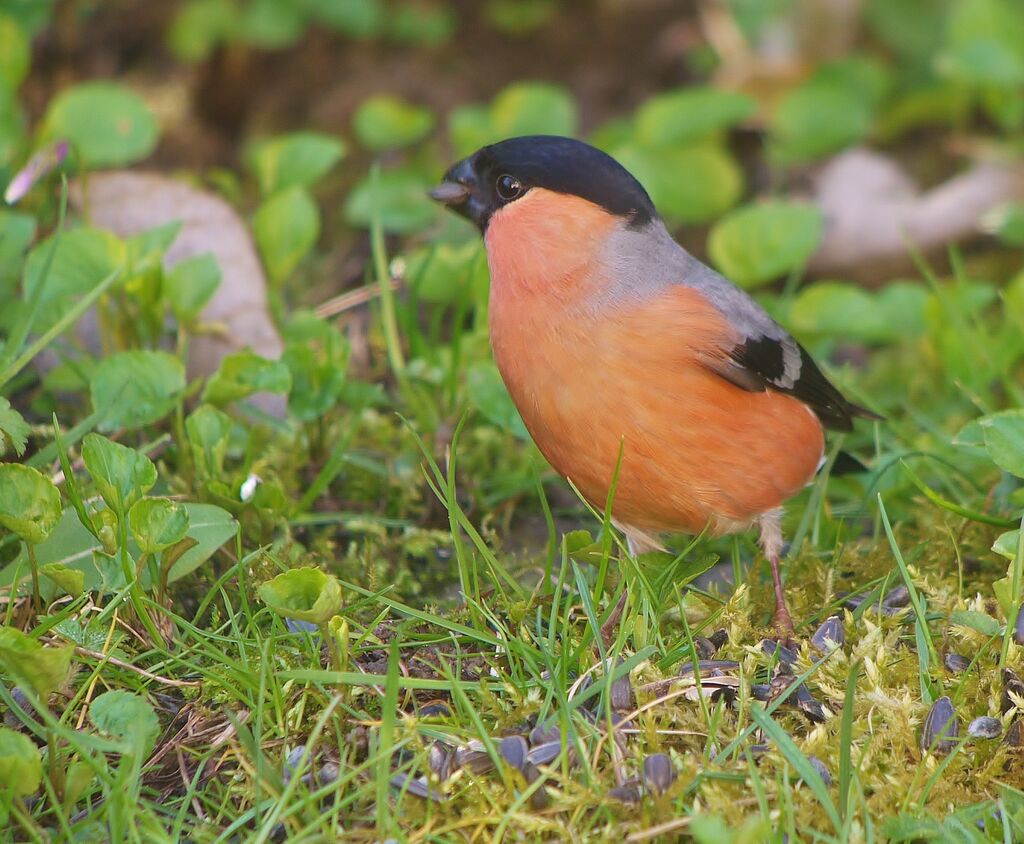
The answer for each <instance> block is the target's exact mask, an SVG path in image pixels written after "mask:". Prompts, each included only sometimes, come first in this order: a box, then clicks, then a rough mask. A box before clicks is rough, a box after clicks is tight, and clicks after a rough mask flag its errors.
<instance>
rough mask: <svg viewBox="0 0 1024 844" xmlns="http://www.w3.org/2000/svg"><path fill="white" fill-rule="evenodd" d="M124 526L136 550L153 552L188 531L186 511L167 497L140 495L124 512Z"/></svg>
mask: <svg viewBox="0 0 1024 844" xmlns="http://www.w3.org/2000/svg"><path fill="white" fill-rule="evenodd" d="M128 527H129V528H130V529H131V532H132V537H133V538H134V539H135V542H136V544H138V546H139V550H140V551H142V553H144V554H157V553H159V552H160V551H163V550H164V549H165V548H170V547H171V546H172V545H174V544H175V543H176V542H180V541H181V540H182V539H184V538H185V535H186V534H187V533H188V528H189V522H188V511H187V510H186V509H185V508H184V507H183V506H182V505H181V504H177V503H175V502H174V501H171V500H170V499H167V498H142V499H140V500H139V501H136V502H135V504H133V505H132V509H131V510H129V511H128Z"/></svg>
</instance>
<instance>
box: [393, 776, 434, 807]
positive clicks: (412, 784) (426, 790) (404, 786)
mask: <svg viewBox="0 0 1024 844" xmlns="http://www.w3.org/2000/svg"><path fill="white" fill-rule="evenodd" d="M391 787H392V788H394V789H397V790H398V791H405V792H407V793H409V794H412V795H413V796H414V797H421V798H423V799H424V800H432V801H433V802H435V803H442V802H444V797H443V796H442V795H441V794H440V792H437V791H435V790H434V789H432V788H431V787H430V786H429V785H428V784H427V781H426V779H425V778H423V777H410V776H409V775H408V774H395V775H394V776H393V777H392V778H391Z"/></svg>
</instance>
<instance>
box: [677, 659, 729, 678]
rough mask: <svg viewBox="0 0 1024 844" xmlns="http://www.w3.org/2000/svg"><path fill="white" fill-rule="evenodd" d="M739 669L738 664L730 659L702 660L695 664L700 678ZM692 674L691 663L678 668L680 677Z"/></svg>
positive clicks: (685, 663)
mask: <svg viewBox="0 0 1024 844" xmlns="http://www.w3.org/2000/svg"><path fill="white" fill-rule="evenodd" d="M739 667H740V664H739V663H738V662H735V661H734V660H731V659H702V660H700V662H698V663H697V669H698V670H699V671H700V676H701V677H714V676H716V675H718V674H720V673H721V672H723V671H736V670H738V669H739ZM692 673H693V663H692V662H684V663H682V664H681V665H680V666H679V676H680V677H686V676H687V675H689V674H692Z"/></svg>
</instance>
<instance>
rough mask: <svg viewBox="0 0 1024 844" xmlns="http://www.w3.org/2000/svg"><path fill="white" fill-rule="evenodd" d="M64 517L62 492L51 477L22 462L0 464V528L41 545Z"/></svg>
mask: <svg viewBox="0 0 1024 844" xmlns="http://www.w3.org/2000/svg"><path fill="white" fill-rule="evenodd" d="M60 514H61V503H60V493H59V492H58V491H57V487H55V486H54V485H53V482H52V481H51V480H50V479H49V478H48V477H46V476H45V475H43V474H42V473H40V472H38V471H36V470H35V469H32V468H30V467H29V466H23V465H21V464H20V463H0V525H3V526H4V527H5V528H7V529H8V530H9V531H11V532H12V533H15V534H17V535H18V536H20V537H21V538H22V539H23V540H25V541H26V542H30V543H32V544H33V545H38V544H39V543H40V542H42V541H43V540H44V539H46V537H47V536H49V535H50V531H51V530H53V528H54V525H56V524H57V522H58V520H59V519H60Z"/></svg>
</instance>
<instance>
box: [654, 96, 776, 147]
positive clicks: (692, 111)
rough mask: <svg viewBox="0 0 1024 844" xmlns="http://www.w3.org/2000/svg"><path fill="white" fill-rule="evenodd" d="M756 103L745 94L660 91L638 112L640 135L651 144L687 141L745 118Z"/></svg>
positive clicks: (697, 138) (732, 124) (725, 127)
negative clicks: (660, 92)
mask: <svg viewBox="0 0 1024 844" xmlns="http://www.w3.org/2000/svg"><path fill="white" fill-rule="evenodd" d="M756 109H757V103H756V102H755V101H754V100H752V99H751V98H750V97H748V96H747V95H746V94H738V93H735V92H733V91H722V90H719V89H717V88H686V89H684V90H681V91H670V92H668V93H665V94H657V95H655V96H653V97H651V98H650V99H648V100H647V101H646V102H645V103H644V104H643V105H642V106H640V108H639V109H637V113H636V135H637V139H638V140H640V141H641V142H642V143H644V144H647V145H649V146H667V145H670V144H686V143H692V142H693V141H697V140H701V139H703V138H706V137H707V136H708V135H712V134H714V133H715V132H718V131H720V130H722V129H728V128H730V127H731V126H735V125H736V124H737V123H741V122H742V121H744V120H746V119H747V118H748V117H750V115H752V114H753V113H754V111H755V110H756Z"/></svg>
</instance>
